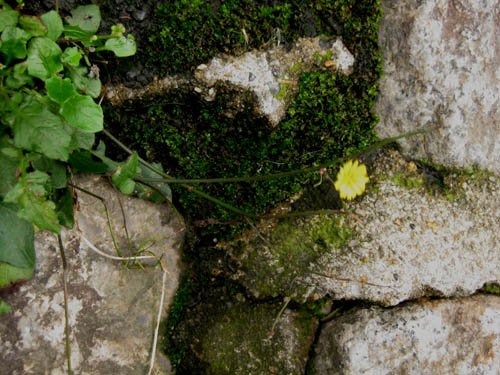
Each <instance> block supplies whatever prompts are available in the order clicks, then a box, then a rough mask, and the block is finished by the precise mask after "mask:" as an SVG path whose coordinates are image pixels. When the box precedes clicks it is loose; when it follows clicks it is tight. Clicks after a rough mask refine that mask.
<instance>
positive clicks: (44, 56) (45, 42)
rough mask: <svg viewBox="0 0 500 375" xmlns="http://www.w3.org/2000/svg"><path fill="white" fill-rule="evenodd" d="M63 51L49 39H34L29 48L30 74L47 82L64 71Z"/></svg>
mask: <svg viewBox="0 0 500 375" xmlns="http://www.w3.org/2000/svg"><path fill="white" fill-rule="evenodd" d="M61 55H62V51H61V49H60V48H59V46H58V45H57V44H56V43H55V42H53V41H52V40H50V39H49V38H34V39H32V40H31V41H30V43H29V47H28V73H29V74H31V75H32V76H33V77H37V78H40V79H42V80H44V81H45V80H46V79H48V78H50V77H52V76H53V75H54V74H56V73H58V72H60V71H61V70H63V65H62V63H61Z"/></svg>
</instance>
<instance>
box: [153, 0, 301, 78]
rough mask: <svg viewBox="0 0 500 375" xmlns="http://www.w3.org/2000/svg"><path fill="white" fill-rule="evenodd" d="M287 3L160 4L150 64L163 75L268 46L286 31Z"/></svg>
mask: <svg viewBox="0 0 500 375" xmlns="http://www.w3.org/2000/svg"><path fill="white" fill-rule="evenodd" d="M292 16H293V13H292V4H291V3H289V2H282V4H280V5H267V4H259V3H257V2H252V1H246V0H226V1H222V2H217V3H216V2H207V1H201V0H180V1H179V0H178V1H169V2H165V3H164V4H162V5H160V6H159V8H158V10H157V13H156V19H157V27H156V29H155V30H154V32H153V33H152V36H151V37H150V46H149V50H150V54H151V60H152V61H154V62H155V63H156V64H159V65H160V66H161V67H162V73H177V72H185V71H186V70H193V69H194V68H195V67H196V66H197V65H199V64H201V63H204V62H207V61H208V60H209V59H210V58H211V57H212V56H214V55H215V54H217V53H221V52H231V53H238V52H242V51H245V50H249V49H252V48H258V47H261V46H262V45H263V44H265V43H270V42H273V40H274V39H276V38H277V37H278V35H277V34H278V32H279V33H280V34H281V33H287V31H288V29H289V25H290V22H291V21H292Z"/></svg>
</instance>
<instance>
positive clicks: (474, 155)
mask: <svg viewBox="0 0 500 375" xmlns="http://www.w3.org/2000/svg"><path fill="white" fill-rule="evenodd" d="M381 6H382V8H383V10H384V16H383V17H382V19H381V23H380V32H379V43H380V46H381V50H382V53H383V65H384V76H383V78H382V79H381V81H380V96H379V98H378V101H377V104H376V106H375V112H376V113H377V114H378V115H379V116H380V124H379V125H378V126H377V132H378V134H379V135H380V136H381V137H389V136H395V135H398V134H401V133H405V132H407V131H412V130H415V129H422V128H430V129H432V130H431V132H430V133H429V134H427V135H426V137H425V138H424V137H423V136H421V137H416V138H415V137H414V138H407V139H402V140H400V141H399V143H400V144H401V145H402V146H403V148H404V150H405V153H406V154H407V155H409V156H410V157H412V158H420V159H421V158H427V159H430V160H432V161H433V162H434V163H436V164H441V165H447V166H459V167H471V166H478V167H480V168H482V169H486V170H490V171H493V172H496V173H498V172H500V111H499V108H500V107H499V103H500V91H499V90H498V88H499V87H500V7H499V6H498V1H497V0H485V1H461V0H457V1H448V0H423V1H422V0H406V1H393V0H383V1H382V2H381Z"/></svg>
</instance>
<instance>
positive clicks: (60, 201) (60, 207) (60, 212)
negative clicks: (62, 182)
mask: <svg viewBox="0 0 500 375" xmlns="http://www.w3.org/2000/svg"><path fill="white" fill-rule="evenodd" d="M59 191H60V190H59ZM56 209H57V218H58V219H59V222H60V223H61V225H64V226H65V227H66V228H68V229H73V226H74V225H75V217H74V213H73V193H72V191H71V189H70V188H66V189H64V190H63V191H62V193H58V197H57V198H56Z"/></svg>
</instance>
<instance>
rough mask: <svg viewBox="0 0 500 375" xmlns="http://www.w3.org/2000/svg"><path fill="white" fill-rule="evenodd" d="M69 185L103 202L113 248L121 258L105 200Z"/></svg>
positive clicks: (70, 184)
mask: <svg viewBox="0 0 500 375" xmlns="http://www.w3.org/2000/svg"><path fill="white" fill-rule="evenodd" d="M68 185H69V186H71V187H73V188H75V189H77V190H80V191H83V192H84V193H85V194H88V195H90V196H91V197H94V198H95V199H99V200H100V201H101V203H102V205H103V206H104V212H105V213H106V221H107V222H108V229H109V233H110V234H111V240H112V241H113V246H114V247H115V250H116V253H117V254H118V256H121V253H120V248H119V247H118V243H117V242H116V238H115V233H114V231H113V227H112V226H111V218H110V217H109V211H108V206H107V205H106V202H105V200H104V198H103V197H100V196H99V195H97V194H94V193H92V192H91V191H88V190H85V189H84V188H82V187H79V186H76V185H73V184H72V183H70V182H68Z"/></svg>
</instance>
